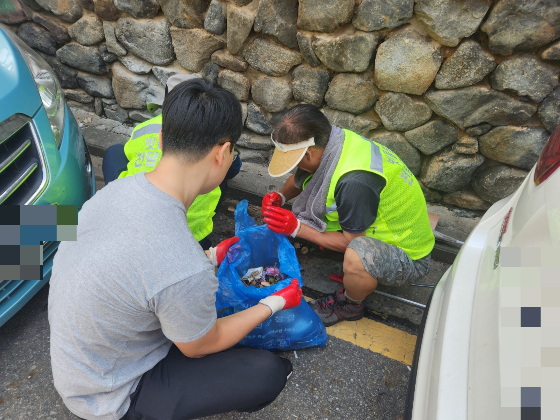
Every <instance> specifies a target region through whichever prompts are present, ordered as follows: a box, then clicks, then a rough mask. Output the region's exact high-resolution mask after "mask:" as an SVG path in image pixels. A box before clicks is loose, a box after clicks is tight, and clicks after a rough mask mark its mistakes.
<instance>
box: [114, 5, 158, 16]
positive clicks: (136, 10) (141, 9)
mask: <svg viewBox="0 0 560 420" xmlns="http://www.w3.org/2000/svg"><path fill="white" fill-rule="evenodd" d="M113 1H114V3H115V7H116V8H117V9H119V10H122V11H123V12H126V13H128V14H129V15H130V16H132V17H133V18H136V19H143V18H153V17H154V16H155V15H157V12H158V10H159V4H158V2H157V0H113Z"/></svg>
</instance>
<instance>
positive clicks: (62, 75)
mask: <svg viewBox="0 0 560 420" xmlns="http://www.w3.org/2000/svg"><path fill="white" fill-rule="evenodd" d="M35 52H36V53H37V54H39V55H40V56H41V57H43V58H44V59H45V61H46V62H47V63H49V65H50V66H51V67H52V69H53V70H54V73H55V74H56V78H57V79H58V81H59V82H60V86H62V87H63V88H67V89H75V88H77V87H78V81H77V80H76V75H77V74H78V72H77V71H76V70H75V69H73V68H72V67H68V66H66V65H64V64H62V63H61V62H60V61H58V59H57V58H56V57H53V56H52V55H48V54H45V53H44V52H42V51H37V50H35Z"/></svg>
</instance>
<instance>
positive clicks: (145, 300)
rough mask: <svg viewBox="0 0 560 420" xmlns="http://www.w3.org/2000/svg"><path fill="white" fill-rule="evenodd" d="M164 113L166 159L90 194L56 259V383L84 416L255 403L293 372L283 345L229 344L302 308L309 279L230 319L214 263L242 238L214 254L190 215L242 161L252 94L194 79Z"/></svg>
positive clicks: (185, 412) (173, 414) (171, 415)
mask: <svg viewBox="0 0 560 420" xmlns="http://www.w3.org/2000/svg"><path fill="white" fill-rule="evenodd" d="M163 113H164V119H163V120H164V121H165V124H164V126H163V128H162V149H163V157H162V159H161V161H160V163H159V165H158V166H157V167H156V169H155V170H154V171H153V172H151V173H149V174H144V173H140V174H138V175H135V176H133V177H129V178H124V179H120V180H116V181H114V182H111V183H110V184H109V185H107V186H106V187H105V188H104V189H103V190H102V191H100V192H99V193H97V194H96V195H95V196H94V197H93V198H92V199H91V200H89V201H88V202H87V203H86V204H85V205H84V207H83V208H82V210H81V211H80V214H79V224H78V240H77V241H76V242H64V243H62V244H61V245H60V247H59V250H58V253H57V255H56V257H55V259H54V265H53V276H52V278H51V282H50V294H49V323H50V327H51V343H50V345H51V362H52V369H53V376H54V385H55V387H56V389H57V391H58V392H59V393H60V395H61V396H62V399H63V401H64V403H65V404H66V406H67V407H68V408H69V409H70V410H71V411H72V412H73V413H74V414H76V415H78V416H80V417H82V418H85V419H111V420H114V419H120V418H129V419H132V418H133V419H139V418H150V419H154V418H157V419H180V418H194V417H200V416H206V415H211V414H216V413H220V412H227V411H231V410H241V411H254V410H256V409H260V408H262V407H264V406H265V405H267V404H269V403H270V402H271V401H273V400H274V399H275V398H276V396H277V395H278V394H279V393H280V391H281V390H282V388H283V387H284V384H285V382H286V377H287V375H288V374H289V373H290V372H291V365H290V364H289V362H287V361H286V360H285V359H280V358H279V357H277V356H275V355H273V354H272V353H269V352H266V351H262V350H253V349H240V350H227V349H229V348H230V347H232V346H233V345H235V344H236V343H237V342H239V341H240V340H241V339H242V338H243V337H244V336H245V335H247V333H249V332H250V331H251V330H252V329H253V328H255V327H256V326H257V325H258V324H259V323H261V322H262V321H264V320H265V319H266V318H267V317H269V316H271V314H273V313H274V312H275V311H278V310H281V309H286V308H290V307H293V306H296V305H297V304H299V302H300V299H301V289H299V286H298V285H297V281H296V282H295V283H293V284H292V285H290V286H288V287H287V288H285V289H283V290H281V291H279V292H277V293H275V294H274V295H272V296H269V297H267V298H265V299H263V300H262V301H261V304H258V305H256V306H254V307H252V308H249V309H247V310H246V311H243V312H240V313H237V314H235V315H232V316H229V317H224V318H221V319H218V320H217V319H216V310H215V293H216V290H217V288H218V280H217V279H216V277H215V275H214V267H215V266H217V265H218V264H219V262H221V260H223V258H224V256H225V253H226V251H227V248H229V246H230V245H231V244H233V243H235V242H236V240H237V239H236V238H232V239H229V240H226V241H224V242H222V244H220V245H218V246H217V247H216V248H214V249H211V250H210V251H209V252H208V254H205V252H204V251H203V250H202V248H201V247H200V246H199V244H198V243H197V241H196V240H195V239H194V237H193V235H192V234H191V232H190V230H189V227H188V225H187V220H186V217H185V213H186V209H187V208H188V206H189V205H190V204H191V203H192V201H193V200H194V199H195V198H196V196H197V195H198V194H201V193H202V194H203V193H205V192H207V191H210V190H212V189H213V188H215V187H216V186H217V185H219V183H220V182H221V181H222V180H223V178H224V176H225V174H226V172H227V170H228V168H229V165H230V164H231V161H232V160H233V144H234V143H235V142H236V141H237V139H238V138H239V135H240V132H241V107H240V105H239V102H238V101H237V100H236V99H235V97H233V95H231V94H230V93H229V92H226V91H224V90H222V89H220V88H215V87H212V85H211V84H209V83H206V82H204V81H202V80H190V81H186V82H183V83H180V84H178V85H177V86H176V87H174V89H173V90H172V91H171V92H169V94H168V95H167V97H166V100H165V102H164V105H163ZM202 356H205V357H202ZM208 389H212V392H208V391H207V390H208Z"/></svg>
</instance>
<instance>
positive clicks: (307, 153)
mask: <svg viewBox="0 0 560 420" xmlns="http://www.w3.org/2000/svg"><path fill="white" fill-rule="evenodd" d="M303 159H307V160H311V152H309V149H307V150H306V151H305V155H303Z"/></svg>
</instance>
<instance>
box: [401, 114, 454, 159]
mask: <svg viewBox="0 0 560 420" xmlns="http://www.w3.org/2000/svg"><path fill="white" fill-rule="evenodd" d="M457 135H458V133H457V129H456V128H455V127H453V126H452V125H451V124H449V123H448V122H447V121H445V120H435V121H430V122H429V123H427V124H424V125H422V126H420V127H418V128H415V129H414V130H410V131H407V132H406V133H404V137H405V138H406V139H407V140H408V141H409V142H410V143H411V144H412V145H413V146H414V147H416V148H417V149H419V150H420V151H421V152H422V153H424V154H425V155H431V154H433V153H435V152H437V151H439V150H441V149H443V148H444V147H445V146H448V145H450V144H452V143H455V142H456V141H457Z"/></svg>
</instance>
